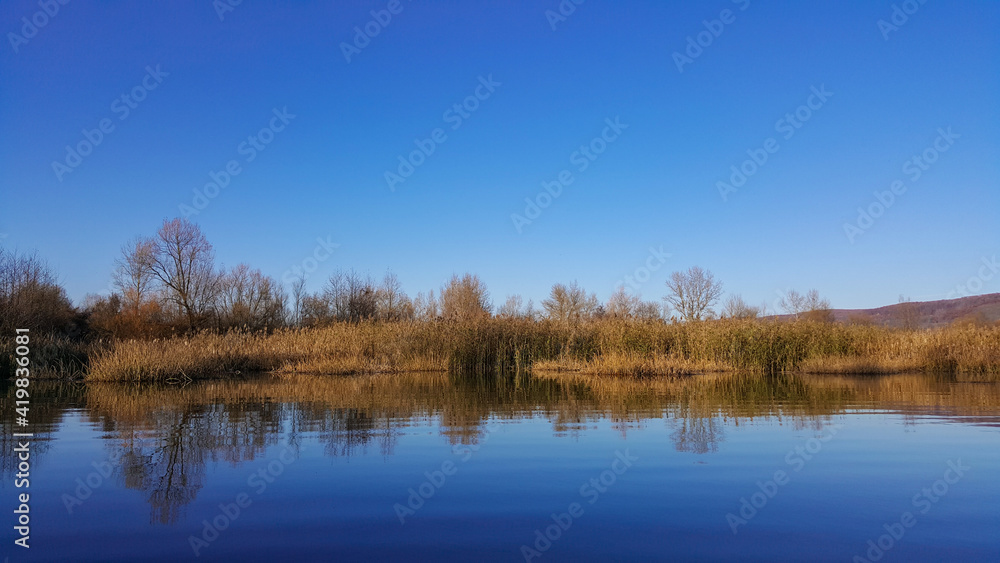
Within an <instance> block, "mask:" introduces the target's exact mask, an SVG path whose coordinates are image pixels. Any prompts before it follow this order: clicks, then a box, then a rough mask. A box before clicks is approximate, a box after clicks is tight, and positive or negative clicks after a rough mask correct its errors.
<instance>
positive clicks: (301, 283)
mask: <svg viewBox="0 0 1000 563" xmlns="http://www.w3.org/2000/svg"><path fill="white" fill-rule="evenodd" d="M305 293H306V279H305V278H304V277H300V278H295V281H293V282H292V325H294V326H302V299H303V298H304V297H305Z"/></svg>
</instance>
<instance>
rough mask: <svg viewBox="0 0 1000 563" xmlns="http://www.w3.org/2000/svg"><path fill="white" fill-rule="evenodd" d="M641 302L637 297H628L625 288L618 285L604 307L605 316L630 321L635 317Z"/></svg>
mask: <svg viewBox="0 0 1000 563" xmlns="http://www.w3.org/2000/svg"><path fill="white" fill-rule="evenodd" d="M641 306H642V300H641V299H639V296H637V295H629V293H628V292H626V291H625V286H624V285H620V286H618V288H617V289H615V292H614V293H612V294H611V298H610V299H608V304H607V305H606V306H605V307H604V311H605V313H606V314H607V316H609V317H612V318H617V319H631V318H633V317H635V316H637V313H638V312H639V307H641Z"/></svg>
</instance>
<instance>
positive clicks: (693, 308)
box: [663, 266, 722, 321]
mask: <svg viewBox="0 0 1000 563" xmlns="http://www.w3.org/2000/svg"><path fill="white" fill-rule="evenodd" d="M666 283H667V289H669V290H670V293H669V294H668V295H667V296H666V297H664V298H663V299H664V301H666V302H667V304H668V305H669V306H670V307H672V308H673V309H674V310H675V311H677V313H678V314H679V315H680V316H681V319H683V320H685V321H700V320H703V319H705V318H710V317H712V316H714V315H715V312H714V311H713V310H712V307H713V306H714V305H715V303H716V302H718V300H719V297H720V296H721V295H722V282H717V281H715V276H713V275H712V273H711V272H709V271H706V270H702V269H701V267H699V266H694V267H692V268H690V269H688V271H687V272H674V273H672V274H670V279H668V280H667V282H666Z"/></svg>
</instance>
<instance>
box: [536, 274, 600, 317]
mask: <svg viewBox="0 0 1000 563" xmlns="http://www.w3.org/2000/svg"><path fill="white" fill-rule="evenodd" d="M542 308H543V309H545V316H546V317H548V318H549V319H552V320H555V321H560V322H578V321H581V320H585V319H589V318H591V317H592V316H594V314H595V313H597V311H598V302H597V296H596V295H594V294H590V295H587V292H586V290H584V289H583V288H582V287H580V286H579V285H577V283H576V282H575V281H574V282H573V283H571V284H569V286H566V285H563V284H561V283H557V284H555V285H553V286H552V291H550V292H549V297H548V299H545V300H544V301H542Z"/></svg>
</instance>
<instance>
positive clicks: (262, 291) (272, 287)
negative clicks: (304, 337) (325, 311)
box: [215, 264, 287, 330]
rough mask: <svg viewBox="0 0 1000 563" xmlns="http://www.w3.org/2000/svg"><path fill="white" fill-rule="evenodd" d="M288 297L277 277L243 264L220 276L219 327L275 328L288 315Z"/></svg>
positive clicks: (217, 305) (216, 308) (217, 307)
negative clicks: (275, 278) (286, 305)
mask: <svg viewBox="0 0 1000 563" xmlns="http://www.w3.org/2000/svg"><path fill="white" fill-rule="evenodd" d="M286 301H287V297H286V295H285V292H284V290H283V289H282V288H281V286H280V285H279V284H278V282H277V281H275V280H274V279H273V278H270V277H268V276H265V275H264V274H263V273H261V271H260V270H257V269H251V268H250V266H248V265H246V264H239V265H238V266H236V267H235V268H233V269H232V270H230V271H229V272H228V273H226V274H224V275H223V276H221V278H220V280H219V291H218V301H217V303H216V307H215V311H216V315H217V318H218V324H219V328H226V329H231V328H239V327H245V328H248V329H250V330H272V329H274V328H277V327H279V326H281V324H282V323H283V321H284V318H285V303H286Z"/></svg>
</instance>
